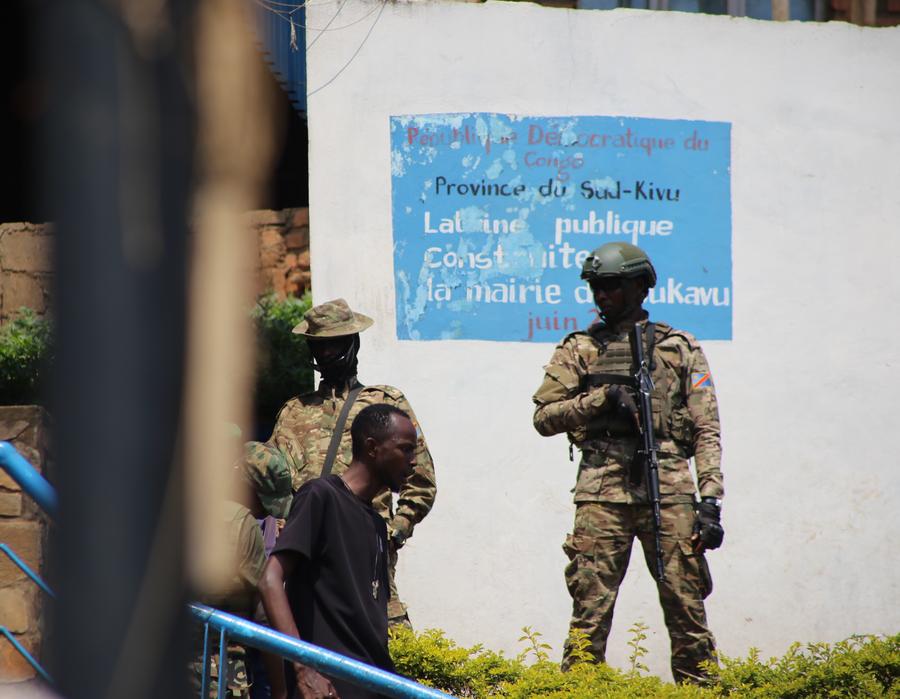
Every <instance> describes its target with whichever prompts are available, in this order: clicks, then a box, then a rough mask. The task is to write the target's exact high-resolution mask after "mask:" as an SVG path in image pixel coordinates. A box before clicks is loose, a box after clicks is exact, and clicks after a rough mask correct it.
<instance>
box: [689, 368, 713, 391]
mask: <svg viewBox="0 0 900 699" xmlns="http://www.w3.org/2000/svg"><path fill="white" fill-rule="evenodd" d="M706 385H712V376H710V373H709V372H708V371H692V372H691V388H700V387H702V386H706Z"/></svg>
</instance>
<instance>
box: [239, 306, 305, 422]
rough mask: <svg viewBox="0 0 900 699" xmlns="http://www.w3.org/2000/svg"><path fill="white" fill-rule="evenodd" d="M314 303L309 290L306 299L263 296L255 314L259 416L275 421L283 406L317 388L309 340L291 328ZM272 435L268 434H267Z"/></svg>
mask: <svg viewBox="0 0 900 699" xmlns="http://www.w3.org/2000/svg"><path fill="white" fill-rule="evenodd" d="M311 306H312V296H311V295H310V293H309V292H307V293H306V294H304V295H303V297H302V298H296V297H292V296H291V297H288V298H286V299H284V300H283V301H280V300H278V298H277V297H276V296H275V295H274V294H269V295H267V296H264V297H262V298H261V299H260V300H259V301H258V302H257V304H256V306H255V307H254V309H253V311H252V313H251V316H252V318H253V322H254V325H255V326H256V338H257V371H256V415H257V417H258V418H259V419H262V420H269V421H272V422H273V423H274V420H275V416H276V415H277V413H278V410H279V409H280V408H281V406H282V405H284V403H285V402H286V401H287V400H288V399H289V398H292V397H293V396H296V395H297V394H298V393H302V392H304V391H308V390H310V389H311V388H312V387H313V370H312V366H311V364H310V361H309V350H308V349H307V346H306V340H304V339H303V337H301V336H300V335H294V334H293V333H292V332H291V331H292V330H293V329H294V326H296V325H297V323H299V322H300V321H301V320H302V319H303V315H304V314H305V313H306V312H307V311H308V310H309V309H310V307H311ZM266 436H268V435H266Z"/></svg>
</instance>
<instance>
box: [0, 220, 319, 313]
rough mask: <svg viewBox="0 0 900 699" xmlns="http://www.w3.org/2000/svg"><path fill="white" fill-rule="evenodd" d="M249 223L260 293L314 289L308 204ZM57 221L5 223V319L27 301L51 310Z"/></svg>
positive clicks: (1, 263)
mask: <svg viewBox="0 0 900 699" xmlns="http://www.w3.org/2000/svg"><path fill="white" fill-rule="evenodd" d="M248 222H249V224H250V227H251V230H252V232H253V234H254V235H255V236H256V238H257V241H258V249H259V258H258V267H257V269H258V282H257V292H258V295H260V296H261V295H263V294H265V293H268V292H270V291H271V292H274V293H275V294H277V295H278V297H279V298H284V297H285V296H302V295H303V293H304V292H305V291H306V290H307V289H309V288H310V284H311V281H310V265H309V209H306V208H302V209H283V210H282V211H268V210H264V211H253V212H250V213H249V214H248ZM52 264H53V226H52V225H51V224H47V223H0V324H2V323H5V322H6V321H7V320H9V319H10V318H12V317H14V316H15V314H16V311H18V310H19V308H21V307H22V306H27V307H28V308H31V309H33V310H34V311H36V312H37V313H38V314H39V315H44V314H45V313H46V312H47V311H49V310H50V305H51V291H52V282H53V268H52Z"/></svg>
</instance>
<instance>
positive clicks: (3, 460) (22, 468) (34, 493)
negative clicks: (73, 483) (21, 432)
mask: <svg viewBox="0 0 900 699" xmlns="http://www.w3.org/2000/svg"><path fill="white" fill-rule="evenodd" d="M0 467H2V468H3V469H4V470H5V471H6V472H7V473H8V474H9V476H10V478H12V479H13V480H14V481H15V482H16V483H18V484H19V486H20V487H21V488H22V490H24V491H25V492H26V493H28V494H29V495H30V496H31V497H32V499H33V500H34V501H35V502H36V503H37V504H38V505H40V506H41V509H42V510H44V512H46V513H47V514H48V515H50V516H51V517H56V512H57V505H58V501H57V498H56V491H55V490H54V489H53V486H52V485H50V484H49V483H48V482H47V480H46V479H45V478H44V477H43V476H42V475H41V474H40V473H38V472H37V471H35V470H34V467H33V466H32V465H31V464H30V463H28V461H26V460H25V457H23V456H22V455H21V454H20V453H19V452H17V451H16V448H15V447H14V446H13V445H12V444H10V443H9V442H0Z"/></svg>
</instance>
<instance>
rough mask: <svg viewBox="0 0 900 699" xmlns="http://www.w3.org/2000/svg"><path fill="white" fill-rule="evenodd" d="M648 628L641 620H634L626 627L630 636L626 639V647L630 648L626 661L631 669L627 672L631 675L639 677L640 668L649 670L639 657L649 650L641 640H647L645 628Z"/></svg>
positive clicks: (645, 670)
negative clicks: (629, 626)
mask: <svg viewBox="0 0 900 699" xmlns="http://www.w3.org/2000/svg"><path fill="white" fill-rule="evenodd" d="M649 628H650V627H649V626H647V625H646V624H645V623H644V622H643V621H636V622H634V624H632V626H631V628H629V629H628V633H629V634H631V638H629V639H628V647H629V648H631V653H630V654H629V655H628V662H630V663H631V670H629V672H628V674H629V675H631V676H632V677H640V675H641V671H642V670H643V671H644V672H650V668H649V667H647V666H646V665H645V664H644V663H642V662H641V658H643V657H644V656H645V655H647V653H648V652H649V651H648V650H647V648H646V646H644V645H643V642H644V641H646V640H647V629H649Z"/></svg>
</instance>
